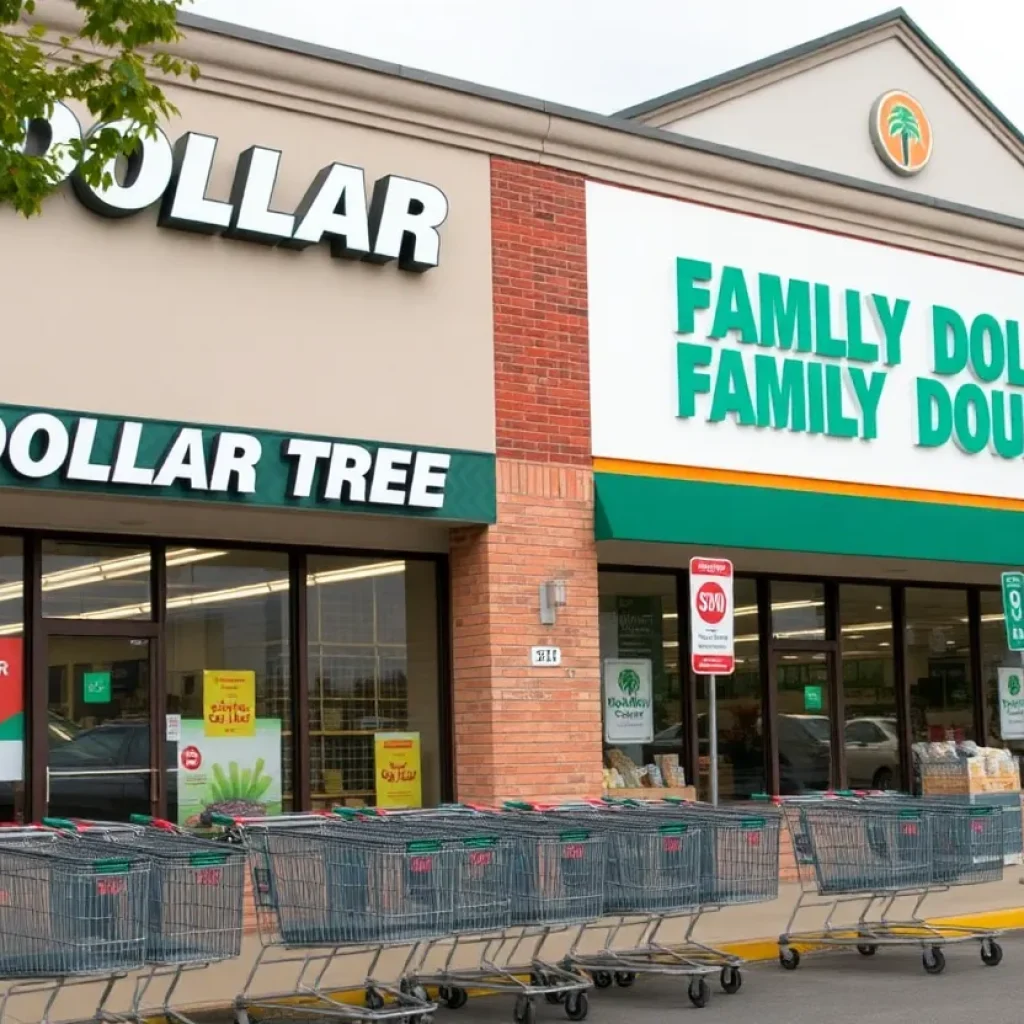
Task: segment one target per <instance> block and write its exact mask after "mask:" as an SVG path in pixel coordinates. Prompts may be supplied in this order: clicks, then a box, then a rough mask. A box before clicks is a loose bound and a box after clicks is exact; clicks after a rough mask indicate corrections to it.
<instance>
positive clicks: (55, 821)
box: [43, 818, 79, 832]
mask: <svg viewBox="0 0 1024 1024" xmlns="http://www.w3.org/2000/svg"><path fill="white" fill-rule="evenodd" d="M43 824H44V825H45V826H46V827H47V828H59V829H60V830H61V831H62V832H78V831H79V828H78V826H77V825H76V824H75V823H74V822H73V821H72V820H71V819H70V818H43Z"/></svg>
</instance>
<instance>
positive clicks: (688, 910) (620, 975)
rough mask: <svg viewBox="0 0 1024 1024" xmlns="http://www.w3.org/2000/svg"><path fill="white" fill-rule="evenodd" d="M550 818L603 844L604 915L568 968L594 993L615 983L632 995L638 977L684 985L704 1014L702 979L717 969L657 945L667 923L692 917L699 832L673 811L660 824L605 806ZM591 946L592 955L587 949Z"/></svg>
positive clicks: (584, 934) (581, 936)
mask: <svg viewBox="0 0 1024 1024" xmlns="http://www.w3.org/2000/svg"><path fill="white" fill-rule="evenodd" d="M552 813H553V815H556V816H557V817H558V819H559V820H560V821H562V822H564V823H565V825H569V824H574V825H576V826H577V827H580V826H585V827H587V828H588V829H589V830H590V831H591V832H593V833H595V834H599V835H603V836H604V837H605V842H606V863H607V866H606V877H605V902H604V915H603V917H602V918H601V919H600V920H595V921H592V922H586V923H584V924H582V926H581V927H580V929H579V930H578V932H577V934H576V936H575V940H574V942H573V945H572V949H571V951H570V953H569V961H570V963H571V964H572V966H573V967H575V968H577V969H581V970H586V971H587V972H588V973H589V974H590V976H591V977H592V978H593V981H594V985H595V986H596V987H597V988H608V987H609V986H610V985H611V984H612V983H613V981H614V982H616V983H617V984H619V985H620V986H622V987H629V986H630V985H632V984H633V982H634V981H635V979H636V977H637V975H639V974H643V975H653V974H657V975H667V976H675V977H685V978H688V979H689V982H690V984H689V997H690V1000H691V1002H692V1003H693V1004H694V1005H695V1006H704V1005H705V1004H706V1003H707V1001H708V998H709V995H710V990H709V988H708V985H707V982H706V981H705V980H704V975H706V974H710V973H714V972H717V971H718V967H717V966H710V965H708V964H706V963H699V962H694V961H693V960H691V959H690V958H689V957H688V956H686V955H685V953H680V952H679V951H678V950H677V949H675V948H674V947H672V946H669V945H666V944H665V943H664V942H662V941H659V933H660V931H661V929H662V927H663V926H664V925H665V924H666V923H667V922H670V921H672V920H674V919H679V918H683V919H687V918H690V917H692V916H693V915H694V914H695V913H696V910H697V906H698V904H699V900H700V868H701V844H702V840H703V834H702V832H701V830H700V829H699V828H698V827H696V826H694V825H693V823H692V822H687V821H685V820H683V815H682V814H681V813H680V812H679V811H678V810H677V811H676V813H675V814H674V815H672V816H671V817H664V818H662V817H660V816H644V815H641V814H632V813H629V812H628V811H627V809H626V808H625V807H610V806H590V807H585V808H581V809H576V808H573V807H562V808H558V809H557V810H555V811H553V812H552ZM594 939H598V940H599V942H598V945H597V948H596V949H595V948H589V947H592V945H593V940H594Z"/></svg>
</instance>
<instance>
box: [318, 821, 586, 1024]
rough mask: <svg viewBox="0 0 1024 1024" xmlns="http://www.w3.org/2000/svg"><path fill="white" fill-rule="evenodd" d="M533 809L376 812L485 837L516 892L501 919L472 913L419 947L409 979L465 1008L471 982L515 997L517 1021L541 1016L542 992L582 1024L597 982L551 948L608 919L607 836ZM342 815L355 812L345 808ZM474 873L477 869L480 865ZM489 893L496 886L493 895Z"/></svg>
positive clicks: (390, 824)
mask: <svg viewBox="0 0 1024 1024" xmlns="http://www.w3.org/2000/svg"><path fill="white" fill-rule="evenodd" d="M527 807H529V805H520V807H519V812H521V813H516V812H505V813H502V812H498V811H494V810H482V809H471V808H467V807H446V808H442V809H440V810H437V811H420V812H399V813H388V814H384V815H377V816H376V820H377V824H378V825H383V827H384V828H386V829H390V830H392V831H397V832H404V833H408V834H411V835H418V834H422V833H423V832H424V830H427V831H430V830H435V829H439V830H440V832H441V834H443V835H448V836H449V837H461V839H462V841H472V840H473V838H474V837H478V838H479V837H480V836H481V835H483V836H486V837H488V839H489V841H491V842H500V848H501V849H502V856H503V861H502V865H503V867H502V876H503V879H504V881H503V884H504V886H505V888H504V890H503V891H504V892H505V893H506V894H508V898H507V900H506V901H505V905H504V906H503V907H502V908H501V910H500V915H499V914H498V913H488V914H487V915H486V918H481V916H480V915H479V914H474V915H472V916H471V917H470V918H469V919H466V920H464V921H461V922H456V926H455V927H454V928H453V929H452V933H451V934H450V935H447V936H438V937H436V938H435V939H433V940H430V941H426V942H423V943H421V944H420V945H419V947H418V948H417V951H416V956H415V958H414V959H413V960H411V961H410V963H409V966H408V970H409V978H410V980H411V981H412V982H413V983H414V985H415V986H416V990H420V991H421V990H422V988H421V987H422V986H427V985H432V986H437V987H438V990H439V996H440V998H441V1000H442V1001H443V1002H444V1003H445V1004H446V1005H447V1006H449V1007H450V1008H453V1009H457V1008H459V1007H461V1006H463V1005H465V1002H466V998H467V993H466V988H467V986H472V987H473V988H476V989H479V990H483V991H487V992H494V993H507V994H510V995H513V996H514V997H515V1006H514V1010H513V1016H514V1018H515V1020H516V1021H517V1022H532V1021H533V1020H534V1018H535V1014H536V1008H535V1000H536V999H538V998H545V999H547V1000H548V1001H549V1002H551V1003H559V1002H561V1003H563V1004H564V1008H565V1013H566V1016H567V1017H568V1018H569V1019H570V1020H583V1019H584V1018H585V1017H586V1015H587V1013H588V1009H589V1008H588V1003H587V996H586V990H587V989H588V988H589V987H590V981H589V979H588V978H587V977H586V976H585V975H582V974H580V973H579V972H578V971H577V970H575V969H574V968H573V966H572V964H571V963H567V962H565V958H564V955H559V956H556V957H550V956H548V955H546V953H547V950H548V948H549V943H550V942H551V940H552V939H553V937H555V936H558V935H565V934H566V933H567V932H569V931H570V930H571V929H572V928H573V927H574V926H576V925H579V924H581V923H586V922H589V921H592V920H594V919H596V918H598V917H599V916H600V915H601V913H602V910H603V907H604V897H605V892H604V884H605V866H606V865H605V838H604V836H602V835H597V834H595V833H594V832H593V830H592V829H591V828H590V827H588V823H587V822H583V823H576V822H568V821H566V820H564V819H562V818H556V817H554V816H549V815H544V814H538V813H535V812H533V811H532V809H531V810H526V808H527ZM338 813H340V814H346V815H351V814H352V813H353V812H351V811H349V810H348V809H344V808H339V809H338ZM363 813H364V814H366V813H368V812H363ZM467 869H468V870H470V871H472V870H473V865H472V863H470V864H469V865H468V866H467ZM494 880H497V877H494ZM489 893H490V888H489V886H488V888H487V889H486V890H485V893H484V895H485V897H487V896H488V894H489ZM485 905H487V906H489V903H488V902H487V900H486V899H485ZM499 916H500V918H501V919H500V920H499Z"/></svg>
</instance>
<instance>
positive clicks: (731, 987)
mask: <svg viewBox="0 0 1024 1024" xmlns="http://www.w3.org/2000/svg"><path fill="white" fill-rule="evenodd" d="M718 980H719V983H720V984H721V986H722V991H723V992H724V993H725V994H726V995H728V996H732V995H735V994H736V993H737V992H739V990H740V989H741V988H742V986H743V975H742V974H741V973H740V969H739V968H738V967H723V968H722V973H721V975H720V976H719V979H718Z"/></svg>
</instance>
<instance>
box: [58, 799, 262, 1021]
mask: <svg viewBox="0 0 1024 1024" xmlns="http://www.w3.org/2000/svg"><path fill="white" fill-rule="evenodd" d="M44 824H46V825H48V826H50V827H53V828H61V829H65V830H70V831H72V832H73V833H74V835H75V836H76V837H78V838H79V839H82V840H85V841H86V845H88V846H90V848H95V847H97V845H98V843H100V842H102V843H105V844H107V846H108V847H109V846H110V845H114V846H116V847H118V848H128V849H131V850H132V852H133V854H135V855H138V856H141V857H144V858H145V859H147V860H148V861H149V862H150V872H149V893H148V902H149V910H148V915H147V917H148V927H147V934H146V948H145V962H146V968H145V969H144V970H143V971H142V972H140V973H139V974H138V975H137V977H136V979H135V986H134V993H133V998H132V1006H131V1010H130V1012H129V1013H128V1014H127V1015H125V1016H126V1017H127V1019H128V1020H131V1021H141V1020H142V1019H144V1018H145V1017H146V1016H149V1015H152V1013H155V1012H159V1013H160V1014H161V1015H162V1016H163V1017H164V1018H165V1019H169V1020H174V1021H179V1022H181V1024H192V1021H190V1020H189V1018H187V1017H186V1016H184V1015H183V1014H182V1013H181V1012H180V1011H178V1010H175V1009H173V1007H172V1005H171V1004H172V1003H173V1001H174V996H175V993H176V991H177V989H178V986H179V984H180V982H181V978H182V976H183V974H184V973H185V972H186V971H193V970H197V969H201V968H205V967H208V966H210V965H211V964H214V963H219V962H220V961H223V960H230V959H234V958H235V957H237V956H238V955H239V954H240V952H241V946H242V924H243V912H244V909H243V901H244V894H245V853H244V851H242V850H241V849H239V848H238V847H237V846H229V845H227V844H226V843H217V842H211V841H209V840H207V839H202V838H199V837H197V836H193V835H191V834H188V833H185V832H183V831H181V830H180V829H178V828H177V827H176V826H175V825H173V824H171V823H170V822H166V821H160V820H158V819H154V818H149V817H143V816H140V815H136V816H134V817H133V819H132V822H131V823H129V824H122V823H115V822H97V821H83V820H70V819H46V820H45V821H44ZM100 849H103V847H100ZM158 978H166V979H167V985H166V987H165V988H164V994H163V997H162V1000H161V1002H160V1004H159V1006H158V1007H157V1008H156V1009H155V1010H152V1011H150V1010H147V1009H144V1007H145V1006H146V997H147V994H148V993H149V992H150V991H151V989H152V985H153V982H154V981H155V980H156V979H158Z"/></svg>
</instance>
